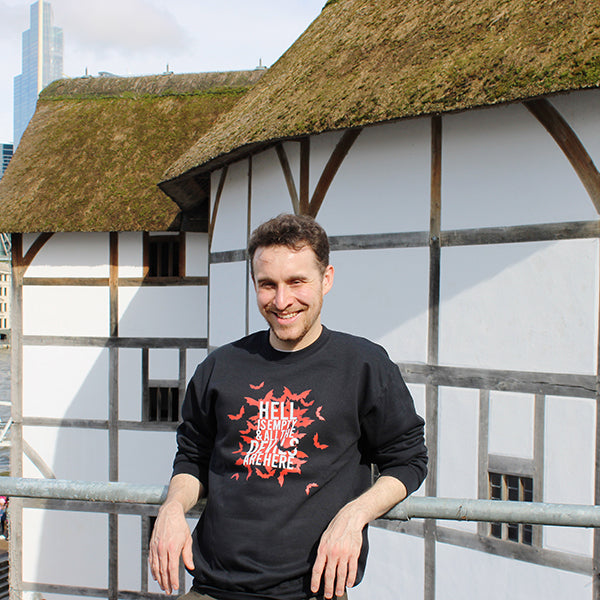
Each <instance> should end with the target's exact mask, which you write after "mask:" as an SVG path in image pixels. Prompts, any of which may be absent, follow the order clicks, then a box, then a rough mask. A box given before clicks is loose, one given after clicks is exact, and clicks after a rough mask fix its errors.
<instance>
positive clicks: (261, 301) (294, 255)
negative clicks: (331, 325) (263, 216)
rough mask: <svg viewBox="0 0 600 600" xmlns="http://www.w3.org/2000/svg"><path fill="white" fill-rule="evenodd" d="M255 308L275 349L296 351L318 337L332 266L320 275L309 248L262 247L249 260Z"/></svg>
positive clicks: (315, 258) (313, 255)
mask: <svg viewBox="0 0 600 600" xmlns="http://www.w3.org/2000/svg"><path fill="white" fill-rule="evenodd" d="M252 264H253V268H254V277H253V279H254V288H255V289H256V300H257V303H258V309H259V310H260V312H261V314H262V316H263V317H264V318H265V319H266V320H267V323H268V324H269V326H270V328H271V331H270V334H269V341H270V342H271V345H272V346H273V347H274V348H276V349H277V350H287V351H289V350H300V349H301V348H305V347H306V346H309V345H310V344H312V343H313V342H314V341H315V340H316V339H317V338H318V337H319V335H320V334H321V329H322V328H321V307H322V306H323V296H324V295H325V294H326V293H327V292H328V291H329V290H330V289H331V286H332V284H333V267H332V266H331V265H329V266H328V267H327V269H325V272H324V273H321V269H320V268H319V264H318V262H317V257H316V255H315V253H314V251H313V249H312V248H311V247H310V246H303V247H302V248H301V249H300V250H294V249H293V248H288V247H287V246H264V247H260V248H258V249H257V250H256V253H255V254H254V259H253V261H252Z"/></svg>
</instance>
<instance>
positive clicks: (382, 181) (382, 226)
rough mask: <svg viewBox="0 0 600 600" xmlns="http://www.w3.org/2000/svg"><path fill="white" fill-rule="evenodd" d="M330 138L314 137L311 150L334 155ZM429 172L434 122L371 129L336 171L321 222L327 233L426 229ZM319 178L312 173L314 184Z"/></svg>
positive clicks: (415, 122) (366, 129) (317, 174)
mask: <svg viewBox="0 0 600 600" xmlns="http://www.w3.org/2000/svg"><path fill="white" fill-rule="evenodd" d="M330 138H331V135H330V134H327V135H324V136H317V137H313V138H312V139H311V152H313V153H315V154H318V155H320V154H326V153H327V152H331V143H328V142H330ZM322 139H323V142H321V140H322ZM321 146H323V147H321ZM311 166H312V165H311ZM315 166H316V165H315ZM430 171H431V121H430V119H415V120H411V121H404V122H401V123H390V124H386V125H379V126H376V127H367V128H365V129H363V131H362V133H361V134H360V135H359V136H358V138H357V139H356V141H355V142H354V145H353V146H352V148H351V149H350V152H349V153H348V154H347V156H346V158H345V159H344V162H343V163H342V165H341V166H340V169H339V170H338V172H337V173H336V175H335V177H334V179H333V181H332V183H331V187H330V188H329V191H328V192H327V196H326V197H325V201H324V203H323V206H322V207H321V210H320V211H319V215H318V217H317V218H318V220H319V222H320V223H321V224H322V225H323V227H325V229H326V231H327V233H328V234H329V235H350V234H365V233H388V232H399V231H428V230H429V204H430V201H429V197H430V178H431V175H430ZM318 176H320V172H318V173H317V172H314V173H313V172H311V183H313V181H314V180H317V177H318Z"/></svg>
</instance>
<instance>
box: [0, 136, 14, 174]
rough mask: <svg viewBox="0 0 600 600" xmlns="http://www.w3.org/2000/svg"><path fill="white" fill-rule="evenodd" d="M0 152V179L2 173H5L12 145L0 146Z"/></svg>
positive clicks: (11, 153)
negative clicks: (0, 161) (0, 160)
mask: <svg viewBox="0 0 600 600" xmlns="http://www.w3.org/2000/svg"><path fill="white" fill-rule="evenodd" d="M0 152H1V153H2V156H1V157H0V158H1V159H2V163H1V165H0V179H2V176H3V175H4V171H6V167H8V163H9V162H10V159H11V158H12V155H13V145H12V144H0Z"/></svg>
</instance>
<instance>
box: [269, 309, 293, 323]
mask: <svg viewBox="0 0 600 600" xmlns="http://www.w3.org/2000/svg"><path fill="white" fill-rule="evenodd" d="M273 314H274V315H275V316H276V317H277V318H278V319H280V320H281V321H291V320H292V319H293V318H294V317H296V316H298V315H299V314H300V311H299V310H297V311H295V312H290V313H278V312H274V313H273Z"/></svg>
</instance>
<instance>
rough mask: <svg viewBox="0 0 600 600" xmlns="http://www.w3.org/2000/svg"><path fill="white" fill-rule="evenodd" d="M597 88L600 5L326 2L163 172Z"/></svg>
mask: <svg viewBox="0 0 600 600" xmlns="http://www.w3.org/2000/svg"><path fill="white" fill-rule="evenodd" d="M599 85H600V3H598V2H590V1H589V0H529V1H528V2H523V1H522V0H436V1H435V2H433V1H431V0H330V1H329V2H327V4H326V5H325V7H324V9H323V11H322V12H321V14H320V16H319V17H317V19H316V20H315V21H314V22H313V23H312V24H311V25H310V27H309V28H308V29H307V30H306V31H305V32H304V34H303V35H302V36H301V37H300V38H299V39H298V40H297V41H296V43H295V44H294V45H293V46H292V47H291V48H290V49H289V50H288V51H287V52H286V53H285V54H284V55H283V56H282V57H281V59H280V60H279V61H278V62H277V63H276V64H275V65H274V66H273V67H271V69H270V70H269V72H268V73H267V74H266V75H265V77H264V78H263V79H262V80H261V81H260V83H259V84H258V85H257V86H255V88H254V89H253V90H252V91H251V92H250V93H249V94H248V95H247V96H245V97H244V99H243V100H242V101H241V102H240V103H239V104H238V105H237V106H236V107H235V108H234V109H233V110H232V111H231V112H230V113H229V114H228V115H227V117H226V118H224V119H222V120H221V121H220V123H219V124H218V125H217V126H216V127H215V128H213V129H212V130H211V131H210V134H209V135H206V136H204V137H202V138H200V140H199V141H198V142H197V144H196V145H195V146H194V147H193V148H192V149H191V150H190V151H189V152H188V153H186V154H185V155H183V156H182V157H181V158H180V159H179V160H178V161H177V162H175V163H174V164H173V165H171V167H170V168H169V169H168V170H167V172H166V173H165V175H164V179H165V181H167V182H168V181H169V180H171V181H172V180H176V178H178V177H179V176H182V175H185V174H186V173H189V172H191V171H193V172H198V171H202V170H207V169H210V168H213V167H215V166H216V165H218V164H220V163H223V162H227V161H228V160H230V158H231V157H233V156H235V157H238V156H240V154H243V152H244V151H247V150H250V149H253V148H256V147H257V146H258V147H260V146H261V145H263V144H265V143H268V142H270V141H272V140H276V139H286V138H293V137H298V136H302V135H306V134H314V133H320V132H324V131H330V130H336V129H345V128H351V127H360V126H365V125H370V124H374V123H380V122H384V121H388V120H393V119H401V118H407V117H415V116H419V115H425V114H435V113H443V112H447V111H456V110H464V109H468V108H473V107H478V106H487V105H493V104H497V103H504V102H514V101H518V100H521V99H525V98H531V97H536V96H540V95H545V94H549V93H556V92H563V91H569V90H575V89H581V88H586V87H595V86H599ZM171 187H172V186H171ZM165 188H166V186H165Z"/></svg>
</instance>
